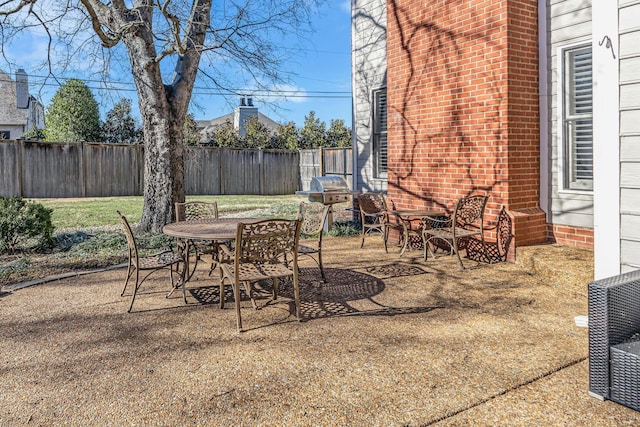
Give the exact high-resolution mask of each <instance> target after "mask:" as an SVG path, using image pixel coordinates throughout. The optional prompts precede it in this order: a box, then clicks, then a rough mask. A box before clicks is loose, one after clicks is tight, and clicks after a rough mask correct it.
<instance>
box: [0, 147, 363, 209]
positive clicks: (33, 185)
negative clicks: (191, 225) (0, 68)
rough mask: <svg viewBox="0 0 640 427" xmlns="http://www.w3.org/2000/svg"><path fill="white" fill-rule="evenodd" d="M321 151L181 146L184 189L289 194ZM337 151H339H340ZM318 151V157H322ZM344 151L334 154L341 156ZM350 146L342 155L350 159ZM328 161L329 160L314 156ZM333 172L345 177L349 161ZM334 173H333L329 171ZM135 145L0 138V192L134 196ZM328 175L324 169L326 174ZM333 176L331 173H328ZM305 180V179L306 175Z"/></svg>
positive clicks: (138, 180)
mask: <svg viewBox="0 0 640 427" xmlns="http://www.w3.org/2000/svg"><path fill="white" fill-rule="evenodd" d="M326 150H327V149H324V150H303V152H298V151H284V150H242V149H227V148H208V147H187V149H186V150H185V165H184V169H185V192H186V193H187V194H193V195H200V194H201V195H205V194H209V195H225V194H262V195H276V194H293V193H295V192H296V191H297V190H300V189H308V182H307V188H304V185H303V184H302V180H301V176H302V169H303V162H301V159H302V157H303V156H305V155H307V154H303V153H306V152H311V151H313V152H316V153H318V154H316V158H321V157H325V159H326V158H328V157H330V156H336V155H335V154H334V153H333V152H331V154H327V153H326V152H325V151H326ZM340 150H342V149H340ZM323 154H324V156H323ZM346 156H347V154H346V153H344V152H341V153H340V157H341V158H345V159H346ZM350 156H351V154H350V149H349V154H348V157H349V158H350ZM318 163H319V165H318V167H319V169H314V170H313V173H314V175H311V176H316V175H322V169H323V168H322V165H323V164H325V165H327V164H329V165H332V166H331V168H332V169H335V166H333V165H335V164H336V161H335V160H329V161H327V160H324V161H322V160H318ZM343 163H344V165H345V169H344V170H343V171H341V173H338V174H344V175H345V176H347V175H350V172H349V171H347V168H349V170H350V168H351V162H350V161H346V162H343ZM333 172H335V171H333ZM143 174H144V148H143V146H141V145H120V144H92V143H51V142H33V141H22V140H17V141H0V196H23V197H34V198H55V197H62V198H64V197H107V196H138V195H141V194H142V191H143ZM327 174H329V173H327ZM331 174H334V173H331ZM308 179H309V181H310V180H311V177H309V178H308Z"/></svg>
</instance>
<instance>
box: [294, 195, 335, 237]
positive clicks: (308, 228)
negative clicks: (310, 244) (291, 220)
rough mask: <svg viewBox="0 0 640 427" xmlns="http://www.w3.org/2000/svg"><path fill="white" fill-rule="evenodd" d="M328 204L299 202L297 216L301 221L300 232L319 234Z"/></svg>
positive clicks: (327, 212) (307, 234) (325, 218)
mask: <svg viewBox="0 0 640 427" xmlns="http://www.w3.org/2000/svg"><path fill="white" fill-rule="evenodd" d="M330 208H331V207H330V206H329V205H324V204H322V203H318V202H300V206H298V216H297V218H298V219H299V220H300V221H302V222H301V224H300V234H303V235H305V236H314V235H316V234H320V236H321V237H322V231H323V230H324V223H325V221H326V220H327V215H328V214H329V209H330Z"/></svg>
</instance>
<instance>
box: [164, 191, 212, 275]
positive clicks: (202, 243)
mask: <svg viewBox="0 0 640 427" xmlns="http://www.w3.org/2000/svg"><path fill="white" fill-rule="evenodd" d="M175 207H176V221H198V220H209V219H218V204H217V203H216V202H201V201H193V202H182V203H181V202H176V204H175ZM218 243H219V242H211V241H206V240H188V241H187V242H185V244H188V245H190V250H189V252H192V253H193V254H194V257H195V262H194V263H193V269H191V271H189V279H190V278H191V276H193V274H194V273H195V271H196V268H197V267H198V262H199V261H203V262H207V261H206V260H205V259H204V257H203V256H204V255H210V256H211V261H208V264H209V274H211V272H212V271H213V270H214V269H215V267H216V265H217V264H218Z"/></svg>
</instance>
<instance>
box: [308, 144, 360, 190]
mask: <svg viewBox="0 0 640 427" xmlns="http://www.w3.org/2000/svg"><path fill="white" fill-rule="evenodd" d="M351 156H352V150H351V148H319V149H313V150H300V185H301V187H302V189H303V190H305V191H306V190H308V189H309V185H310V184H311V178H313V177H314V176H325V175H339V176H341V177H343V178H344V179H345V181H347V184H349V188H351V189H353V162H352V157H351Z"/></svg>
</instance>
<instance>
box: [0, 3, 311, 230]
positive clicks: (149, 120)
mask: <svg viewBox="0 0 640 427" xmlns="http://www.w3.org/2000/svg"><path fill="white" fill-rule="evenodd" d="M322 1H323V0H235V1H234V0H223V1H221V2H217V3H216V4H215V8H212V4H213V0H112V1H99V0H0V41H1V42H2V46H3V48H2V53H3V55H4V56H5V59H7V60H10V58H7V57H6V52H5V50H4V46H5V43H7V42H10V41H11V39H12V38H13V37H15V36H17V35H19V34H20V32H21V31H25V30H29V29H32V28H34V27H39V28H42V29H44V30H45V31H46V33H47V34H48V36H49V41H50V43H49V51H48V52H49V54H48V55H49V57H48V58H47V64H48V67H49V73H50V74H51V75H52V76H54V78H55V75H56V72H59V71H58V70H56V71H54V68H55V67H54V66H53V65H52V64H59V63H60V62H64V63H65V64H66V65H72V64H73V62H74V61H79V62H80V63H82V59H81V58H86V57H87V56H86V55H88V54H89V53H88V52H89V51H93V54H94V55H95V54H96V53H97V55H95V56H92V58H96V57H97V58H101V60H103V61H104V65H103V69H104V70H105V72H108V70H109V66H113V64H112V62H113V60H114V58H115V59H116V60H117V58H118V57H119V56H118V55H119V54H121V53H123V52H124V53H126V56H127V57H128V62H129V67H130V68H129V69H130V72H131V74H132V76H133V81H134V83H135V86H136V91H137V94H138V104H139V109H140V115H141V119H142V130H143V134H144V147H145V169H144V208H143V214H142V220H141V227H142V229H144V230H149V231H159V230H160V229H161V227H162V226H163V225H164V224H166V223H167V222H170V221H171V219H172V216H173V206H174V205H173V204H174V202H176V201H184V150H183V140H182V138H183V136H182V130H183V124H184V121H185V117H186V114H187V110H188V107H189V103H190V100H191V95H192V93H193V88H194V84H195V81H196V76H197V75H200V76H201V77H204V78H206V79H208V82H209V83H210V84H211V85H212V86H214V87H218V88H225V89H228V88H229V87H228V86H226V85H227V84H228V83H227V81H226V80H224V76H225V73H224V72H223V71H224V70H223V69H225V68H226V69H227V70H229V69H232V68H231V67H233V66H234V65H235V66H236V67H237V68H235V69H233V70H235V71H236V72H235V73H234V74H238V73H245V78H246V81H247V82H249V84H251V85H253V86H255V87H257V88H260V87H268V85H269V84H270V83H274V82H279V81H282V79H281V70H282V64H283V60H285V59H286V58H287V57H290V54H289V55H287V53H286V52H285V51H283V50H282V49H281V48H280V46H282V44H283V43H284V42H286V40H287V38H288V37H289V36H292V35H293V36H300V35H301V34H303V32H302V31H301V29H302V28H303V27H304V26H305V25H307V24H308V23H309V20H308V18H309V14H310V13H311V12H312V10H313V7H314V6H316V5H317V4H318V3H320V2H322ZM123 47H124V50H123V49H122V48H123ZM80 66H82V64H80ZM118 66H121V67H123V66H124V65H123V64H122V62H120V63H119V64H118ZM238 70H240V71H238Z"/></svg>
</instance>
